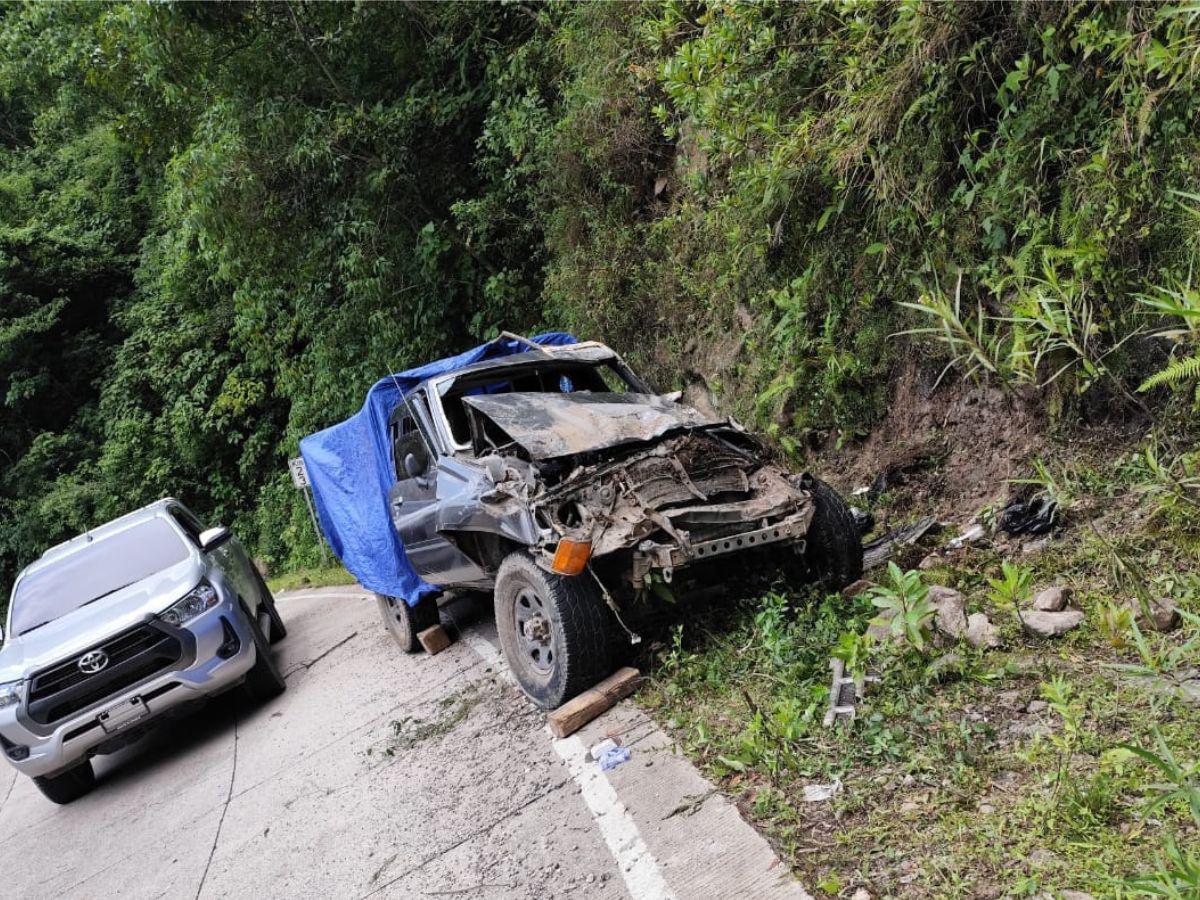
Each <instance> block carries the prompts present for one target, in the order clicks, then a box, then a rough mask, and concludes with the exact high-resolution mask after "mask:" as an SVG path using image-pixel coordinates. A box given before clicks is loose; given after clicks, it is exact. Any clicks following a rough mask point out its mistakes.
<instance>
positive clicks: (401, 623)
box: [385, 597, 408, 637]
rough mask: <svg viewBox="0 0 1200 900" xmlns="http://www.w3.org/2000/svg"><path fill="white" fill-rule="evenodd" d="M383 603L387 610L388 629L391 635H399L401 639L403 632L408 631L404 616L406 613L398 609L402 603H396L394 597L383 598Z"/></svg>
mask: <svg viewBox="0 0 1200 900" xmlns="http://www.w3.org/2000/svg"><path fill="white" fill-rule="evenodd" d="M385 601H386V603H387V608H388V617H387V620H388V628H390V629H391V630H392V633H393V634H399V635H400V636H402V637H403V636H404V632H406V631H407V630H408V617H407V616H406V615H405V612H406V611H402V610H401V609H400V604H401V603H403V602H404V601H403V600H400V601H397V600H396V598H395V597H387V598H385Z"/></svg>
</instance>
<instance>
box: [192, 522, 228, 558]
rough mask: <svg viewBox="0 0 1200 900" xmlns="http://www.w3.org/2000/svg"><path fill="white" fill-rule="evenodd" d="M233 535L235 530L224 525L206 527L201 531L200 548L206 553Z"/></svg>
mask: <svg viewBox="0 0 1200 900" xmlns="http://www.w3.org/2000/svg"><path fill="white" fill-rule="evenodd" d="M231 537H233V532H232V531H230V530H229V529H228V528H226V527H225V526H224V525H218V526H216V527H215V528H206V529H204V531H202V532H200V549H201V550H203V551H205V552H206V553H207V552H208V551H209V550H216V549H217V548H218V547H220V546H221V545H222V544H223V543H225V542H226V541H227V540H229V539H230V538H231Z"/></svg>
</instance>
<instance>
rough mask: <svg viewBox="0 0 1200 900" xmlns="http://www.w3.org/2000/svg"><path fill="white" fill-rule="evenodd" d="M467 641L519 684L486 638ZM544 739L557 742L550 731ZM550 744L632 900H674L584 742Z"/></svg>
mask: <svg viewBox="0 0 1200 900" xmlns="http://www.w3.org/2000/svg"><path fill="white" fill-rule="evenodd" d="M463 638H464V639H465V640H466V642H467V643H468V644H469V645H470V647H471V649H472V650H474V651H475V652H476V653H477V654H479V656H480V657H481V658H482V659H483V661H484V662H485V663H487V664H488V665H489V666H491V667H492V669H493V670H495V671H496V672H497V673H499V674H500V675H501V676H502V677H503V678H505V679H506V680H507V681H509V682H510V683H513V684H515V683H516V682H515V680H514V679H513V676H512V672H510V671H509V669H508V665H507V663H505V661H504V657H503V656H502V655H501V653H500V651H499V650H497V649H496V648H495V647H493V646H492V645H491V643H490V642H489V641H488V640H487V639H486V638H484V637H483V636H482V635H480V634H477V633H475V632H470V633H468V634H465V635H463ZM546 734H547V735H548V736H551V737H553V736H552V735H550V729H549V727H547V728H546ZM551 745H552V746H553V747H554V751H555V752H556V753H557V754H558V755H559V758H561V759H562V761H563V762H564V763H565V764H566V766H567V771H568V772H570V773H571V778H572V779H574V781H575V783H576V784H577V785H579V793H580V796H582V797H583V802H584V803H585V804H587V808H588V812H589V813H591V815H592V819H593V820H594V821H595V822H596V826H597V827H598V828H599V829H600V836H601V837H603V838H604V843H605V845H606V846H607V847H608V852H609V853H611V854H612V856H613V859H614V860H616V863H617V866H618V868H620V870H621V877H622V878H624V879H625V887H626V888H627V889H628V890H629V894H630V896H631V897H633V898H634V900H675V894H674V893H672V892H671V889H670V887H669V886H668V885H667V881H666V879H665V878H664V877H663V874H662V870H661V869H660V868H659V867H658V860H656V859H655V858H654V854H652V853H651V852H650V849H649V848H648V847H647V846H646V842H645V841H643V840H642V835H641V833H640V832H639V831H638V828H637V823H635V822H634V821H633V816H632V815H630V813H629V810H628V809H627V808H626V807H625V804H624V803H622V802H621V799H620V798H619V797H618V796H617V792H616V790H615V789H614V788H613V786H612V783H611V782H610V781H609V780H608V776H607V775H605V773H604V770H603V769H601V768H600V767H599V766H598V765H597V764H596V763H595V762H593V761H591V760H589V759H588V755H587V748H586V747H584V746H583V742H582V741H581V740H579V738H577V737H575V736H571V737H567V738H563V739H562V740H557V741H556V740H551Z"/></svg>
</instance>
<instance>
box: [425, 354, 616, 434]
mask: <svg viewBox="0 0 1200 900" xmlns="http://www.w3.org/2000/svg"><path fill="white" fill-rule="evenodd" d="M636 389H637V386H635V385H633V384H632V383H630V381H629V380H628V379H627V378H626V377H625V375H624V374H623V373H622V372H621V371H620V370H619V369H618V368H617V367H616V366H614V365H613V364H612V363H611V362H610V361H608V360H604V361H602V362H592V361H590V360H587V361H579V360H569V359H561V360H560V359H551V360H547V361H546V362H541V363H531V364H529V365H523V366H520V367H513V368H503V367H502V368H497V369H495V370H492V371H484V372H479V373H475V374H471V375H465V376H462V377H460V378H457V379H455V380H454V381H453V382H449V383H447V384H446V385H445V386H444V387H443V388H442V390H443V392H444V393H443V396H442V411H443V412H444V413H445V415H446V424H447V425H449V426H450V436H451V437H452V438H453V439H454V442H455V444H457V445H458V446H460V447H464V446H466V445H467V443H468V442H469V441H470V440H471V426H470V423H469V421H468V419H467V411H466V409H465V408H464V407H463V403H462V398H463V397H471V396H477V395H480V394H509V393H518V392H520V393H543V394H545V393H549V394H573V393H596V394H600V393H604V394H623V393H628V392H631V391H635V390H636Z"/></svg>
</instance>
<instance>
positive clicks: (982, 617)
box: [965, 612, 1001, 650]
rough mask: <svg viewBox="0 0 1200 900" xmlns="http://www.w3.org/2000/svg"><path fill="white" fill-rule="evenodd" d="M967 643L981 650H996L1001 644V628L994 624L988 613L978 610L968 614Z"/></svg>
mask: <svg viewBox="0 0 1200 900" xmlns="http://www.w3.org/2000/svg"><path fill="white" fill-rule="evenodd" d="M965 637H966V639H967V643H968V644H970V645H971V646H972V647H978V648H979V649H981V650H994V649H995V648H996V647H999V646H1000V643H1001V641H1000V629H999V628H997V627H996V626H995V625H993V624H992V621H991V619H989V618H988V617H987V615H986V614H984V613H981V612H977V613H971V615H969V616H967V633H966V635H965Z"/></svg>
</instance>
